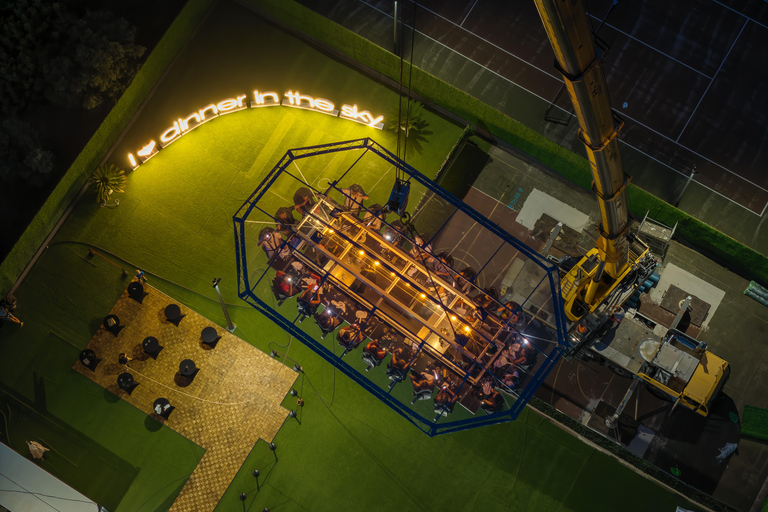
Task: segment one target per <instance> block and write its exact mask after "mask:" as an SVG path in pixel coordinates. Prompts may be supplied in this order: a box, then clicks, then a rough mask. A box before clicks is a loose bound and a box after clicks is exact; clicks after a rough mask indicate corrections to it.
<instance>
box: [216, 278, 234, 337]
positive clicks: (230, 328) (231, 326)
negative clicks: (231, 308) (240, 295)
mask: <svg viewBox="0 0 768 512" xmlns="http://www.w3.org/2000/svg"><path fill="white" fill-rule="evenodd" d="M220 281H221V278H220V277H217V278H214V280H213V288H214V289H215V290H216V294H217V295H218V296H219V302H220V303H221V309H223V310H224V318H226V319H227V331H229V332H235V328H236V327H237V326H236V325H234V324H233V323H232V320H230V319H229V313H227V306H226V305H225V304H224V299H223V298H222V296H221V292H220V291H219V282H220Z"/></svg>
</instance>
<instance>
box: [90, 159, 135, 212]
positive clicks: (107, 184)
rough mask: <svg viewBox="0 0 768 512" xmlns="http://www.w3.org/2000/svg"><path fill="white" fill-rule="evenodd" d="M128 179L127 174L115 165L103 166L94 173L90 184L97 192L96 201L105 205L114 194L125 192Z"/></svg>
mask: <svg viewBox="0 0 768 512" xmlns="http://www.w3.org/2000/svg"><path fill="white" fill-rule="evenodd" d="M127 182H128V179H127V178H126V177H125V172H124V171H123V170H122V169H120V168H119V167H117V166H116V165H114V164H108V165H102V166H101V167H99V168H97V169H96V170H94V171H93V174H92V175H91V178H90V179H89V180H88V184H89V185H91V186H93V187H94V189H95V190H96V199H97V200H98V202H99V203H102V204H105V203H106V202H107V201H108V200H109V196H110V195H112V192H125V184H126V183H127Z"/></svg>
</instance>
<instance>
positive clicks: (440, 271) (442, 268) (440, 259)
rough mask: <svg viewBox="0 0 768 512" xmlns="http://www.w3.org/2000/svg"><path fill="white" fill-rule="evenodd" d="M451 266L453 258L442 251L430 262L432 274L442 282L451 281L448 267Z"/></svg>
mask: <svg viewBox="0 0 768 512" xmlns="http://www.w3.org/2000/svg"><path fill="white" fill-rule="evenodd" d="M452 265H453V258H452V257H451V255H450V254H448V253H447V252H445V251H443V252H441V253H440V254H438V255H437V257H436V258H435V259H434V260H433V261H432V272H434V273H435V275H436V276H437V277H439V278H440V279H442V280H444V281H449V282H450V281H451V272H450V270H448V269H449V267H451V266H452Z"/></svg>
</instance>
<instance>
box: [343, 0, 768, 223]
mask: <svg viewBox="0 0 768 512" xmlns="http://www.w3.org/2000/svg"><path fill="white" fill-rule="evenodd" d="M358 2H361V3H363V4H365V5H366V6H367V7H370V8H371V9H374V10H376V11H378V12H380V13H381V14H383V15H385V16H387V17H388V18H392V16H389V15H388V14H387V13H385V12H384V11H382V10H380V9H377V8H376V7H374V6H372V5H370V4H367V3H365V1H364V0H358ZM424 10H427V11H429V9H424ZM429 12H432V11H429ZM435 16H438V17H440V18H442V16H440V15H439V14H435ZM443 19H445V18H443ZM446 21H448V22H449V23H450V20H446ZM752 21H754V20H752ZM454 25H455V23H454ZM464 30H466V29H464ZM417 32H419V31H418V30H417ZM419 34H421V35H422V36H424V37H425V38H427V39H429V40H431V41H434V42H435V43H437V44H439V45H440V46H442V47H444V48H446V49H447V50H449V51H451V52H453V53H455V54H456V55H459V56H460V57H461V58H462V59H465V60H467V61H469V62H472V63H473V64H475V65H477V66H479V67H481V68H483V69H485V70H486V71H488V72H489V73H491V74H493V75H496V76H498V77H499V78H501V79H502V80H504V81H506V82H509V83H510V84H512V85H514V86H515V87H519V88H520V89H522V90H524V91H525V92H527V93H528V94H530V95H532V96H535V97H536V98H539V99H540V100H542V101H546V102H547V103H551V104H552V106H554V107H555V108H557V109H559V110H560V111H562V112H563V113H565V114H567V115H569V116H572V117H576V115H575V114H573V113H572V112H569V111H567V110H565V109H564V108H562V107H561V106H559V105H556V104H554V103H552V100H550V99H547V98H545V97H543V96H540V95H538V94H536V93H535V92H533V91H530V90H528V89H526V88H525V87H523V86H522V85H519V84H517V83H515V82H513V81H512V80H510V79H509V78H507V77H505V76H503V75H500V74H499V73H497V72H496V71H494V70H492V69H489V68H487V67H486V66H484V65H482V64H480V63H479V62H476V61H474V60H472V59H470V58H469V57H465V56H464V55H462V54H460V53H459V52H457V51H456V50H454V49H453V48H451V47H449V46H447V45H445V44H443V43H441V42H440V41H438V40H436V39H433V38H431V37H429V36H428V35H426V34H422V33H421V32H419ZM501 50H502V51H504V52H506V50H503V49H501ZM507 53H508V52H507ZM510 55H512V54H510ZM512 56H513V57H515V56H514V55H512ZM515 58H518V57H515ZM536 69H539V68H536ZM540 71H541V70H540ZM547 74H548V73H547ZM549 76H552V75H549ZM553 78H555V79H556V80H557V81H558V82H559V83H563V81H562V80H561V79H558V78H557V77H553ZM480 101H482V100H480ZM614 110H616V111H618V112H621V113H622V116H623V117H624V118H626V119H630V120H631V121H632V122H634V123H636V124H637V125H638V126H642V127H643V128H645V129H647V130H649V131H652V132H653V133H656V134H657V135H659V136H660V137H663V138H665V139H667V140H668V141H670V142H672V143H674V144H677V145H678V146H680V147H681V148H683V149H685V150H686V151H688V152H690V153H691V154H693V155H696V156H697V157H699V158H701V159H702V160H706V161H707V162H709V163H711V164H712V165H714V166H716V167H719V168H721V169H722V170H724V171H726V172H728V173H731V174H733V175H734V176H736V177H737V178H740V179H742V180H744V181H745V182H747V183H748V184H750V185H752V186H755V187H757V188H759V189H761V190H764V191H766V192H768V189H765V188H763V187H761V186H760V185H758V184H756V183H753V182H751V181H749V180H748V179H746V178H744V177H742V176H740V175H738V174H737V173H736V172H734V171H732V170H730V169H728V168H727V167H724V166H722V165H720V164H718V163H717V162H714V161H712V160H710V159H709V158H707V157H705V156H704V155H701V154H699V153H697V152H695V151H693V150H692V149H691V148H689V147H687V146H683V145H682V144H679V143H677V142H676V141H674V140H673V139H672V138H670V137H668V136H666V135H664V134H663V133H660V132H657V131H656V130H654V129H653V128H651V127H649V126H646V125H645V124H643V123H641V122H639V121H638V120H637V119H634V118H632V117H630V116H628V115H625V114H624V112H622V111H621V110H619V109H614ZM621 142H623V143H624V144H626V145H627V146H629V147H630V148H632V149H634V150H636V151H639V152H640V153H642V154H644V155H646V156H647V157H649V158H651V159H653V160H655V161H656V162H658V163H660V164H662V165H663V166H665V167H667V168H668V169H670V170H672V171H674V172H676V173H678V174H680V175H681V176H686V177H687V174H684V173H683V172H681V171H678V170H676V169H674V168H673V167H670V166H669V164H667V163H664V162H662V161H661V160H659V159H657V158H655V157H653V156H651V155H649V154H648V153H646V152H645V151H643V150H642V149H639V148H636V147H635V146H633V145H632V144H629V143H628V142H626V141H623V140H622V141H621ZM694 181H696V180H695V179H694ZM696 183H698V184H699V185H701V186H702V187H704V188H706V189H708V190H711V191H712V192H714V193H715V194H717V195H719V196H721V197H723V198H725V199H727V200H728V201H730V202H732V203H734V204H737V205H739V206H741V207H742V208H744V209H745V210H747V211H748V212H750V213H753V214H754V215H758V213H757V212H756V211H754V210H752V209H751V208H749V207H747V206H744V205H743V204H741V203H738V202H736V201H734V200H733V199H732V198H730V197H728V196H726V195H724V194H722V193H720V192H717V191H716V190H714V189H712V188H710V187H708V186H706V185H703V184H701V183H699V182H698V181H696ZM766 209H768V202H767V203H766V205H765V207H764V208H763V213H765V210H766ZM759 215H762V214H759Z"/></svg>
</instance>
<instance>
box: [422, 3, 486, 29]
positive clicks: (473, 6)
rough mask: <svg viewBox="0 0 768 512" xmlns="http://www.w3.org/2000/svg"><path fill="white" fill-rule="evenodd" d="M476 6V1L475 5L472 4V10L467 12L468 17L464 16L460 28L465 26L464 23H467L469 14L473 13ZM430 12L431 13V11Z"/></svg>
mask: <svg viewBox="0 0 768 512" xmlns="http://www.w3.org/2000/svg"><path fill="white" fill-rule="evenodd" d="M476 5H477V0H475V3H473V4H472V7H470V8H469V11H467V15H466V16H464V19H463V20H461V24H459V26H460V27H463V26H464V22H465V21H467V18H469V13H471V12H472V9H474V8H475V6H476ZM430 12H431V11H430Z"/></svg>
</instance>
